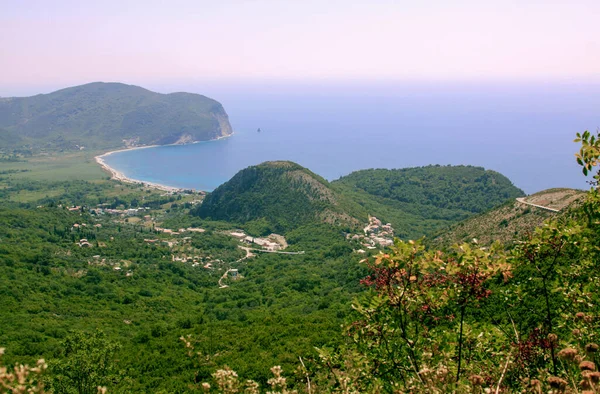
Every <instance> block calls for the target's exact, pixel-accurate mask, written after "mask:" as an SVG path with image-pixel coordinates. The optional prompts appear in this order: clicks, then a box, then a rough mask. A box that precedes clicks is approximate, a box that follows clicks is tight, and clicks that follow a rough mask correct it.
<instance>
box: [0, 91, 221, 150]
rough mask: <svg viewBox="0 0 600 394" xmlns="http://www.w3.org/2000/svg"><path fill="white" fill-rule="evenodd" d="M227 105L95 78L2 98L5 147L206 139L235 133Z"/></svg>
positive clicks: (0, 131)
mask: <svg viewBox="0 0 600 394" xmlns="http://www.w3.org/2000/svg"><path fill="white" fill-rule="evenodd" d="M231 132H232V131H231V126H230V124H229V120H228V117H227V114H226V113H225V110H224V109H223V106H222V105H221V104H220V103H219V102H217V101H215V100H212V99H210V98H208V97H205V96H201V95H198V94H191V93H171V94H160V93H155V92H151V91H149V90H146V89H143V88H141V87H138V86H132V85H125V84H121V83H102V82H96V83H90V84H87V85H81V86H75V87H71V88H66V89H62V90H59V91H56V92H53V93H49V94H39V95H36V96H32V97H22V98H17V97H12V98H0V136H1V138H0V149H2V148H4V149H6V148H12V149H14V148H29V149H34V150H37V149H42V148H44V149H79V148H80V147H82V146H84V147H86V148H92V149H103V148H115V147H122V146H125V145H127V146H132V145H151V144H159V145H162V144H173V143H183V142H192V141H204V140H209V139H214V138H217V137H221V136H226V135H229V134H231Z"/></svg>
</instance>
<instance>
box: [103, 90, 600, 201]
mask: <svg viewBox="0 0 600 394" xmlns="http://www.w3.org/2000/svg"><path fill="white" fill-rule="evenodd" d="M154 89H156V90H159V91H164V92H168V91H177V90H184V91H189V92H194V93H201V94H204V95H207V96H209V97H212V98H214V99H216V100H218V101H220V102H221V103H222V104H223V106H224V107H225V110H226V111H227V113H228V114H229V118H230V121H231V124H232V126H233V129H234V130H235V134H234V135H233V136H231V137H229V138H226V139H222V140H218V141H209V142H202V143H197V144H192V145H184V146H163V147H156V148H148V149H141V150H133V151H127V152H121V153H115V154H113V155H110V156H108V157H107V158H106V162H107V163H108V164H109V165H110V166H111V167H114V168H116V169H117V170H119V171H121V172H123V173H124V174H125V175H127V176H128V177H130V178H134V179H138V180H142V181H148V182H155V183H160V184H164V185H168V186H175V187H181V188H191V189H196V190H205V191H211V190H213V189H215V188H216V187H217V186H219V185H220V184H222V183H224V182H226V181H227V180H228V179H230V178H231V177H232V176H233V175H234V174H235V173H236V172H238V171H239V170H241V169H243V168H245V167H247V166H250V165H255V164H258V163H261V162H264V161H267V160H291V161H294V162H297V163H299V164H301V165H303V166H305V167H307V168H309V169H310V170H312V171H313V172H315V173H317V174H319V175H321V176H323V177H325V178H326V179H328V180H334V179H337V178H339V177H340V176H343V175H346V174H349V173H350V172H352V171H356V170H360V169H366V168H404V167H414V166H424V165H428V164H441V165H446V164H453V165H456V164H468V165H474V166H481V167H485V168H486V169H491V170H495V171H498V172H500V173H502V174H504V175H506V176H507V177H508V178H509V179H511V180H512V181H513V183H514V184H515V185H516V186H518V187H520V188H522V189H523V190H524V191H525V192H526V193H534V192H537V191H540V190H543V189H547V188H552V187H573V188H582V189H586V188H588V187H589V186H588V185H587V184H586V178H584V177H583V175H582V174H581V171H580V169H579V167H578V166H577V164H576V162H575V159H574V153H575V152H576V151H577V150H578V147H577V144H575V143H573V139H574V138H575V133H576V132H582V131H584V130H590V131H593V132H595V131H596V130H597V128H598V127H599V126H600V85H586V84H577V83H542V82H537V83H506V84H498V83H496V84H493V83H465V84H459V83H453V84H450V83H445V84H441V83H440V84H435V83H421V84H419V83H412V84H409V83H395V84H388V83H383V82H377V83H372V84H369V83H362V84H361V83H351V84H326V83H324V84H318V83H312V84H298V83H296V84H294V83H290V84H276V83H271V84H269V83H264V84H259V83H255V84H240V85H235V84H229V85H226V86H221V85H219V84H217V83H213V84H200V83H198V84H189V85H185V84H180V85H177V86H156V87H154ZM259 128H260V130H261V131H260V132H258V131H257V130H258V129H259Z"/></svg>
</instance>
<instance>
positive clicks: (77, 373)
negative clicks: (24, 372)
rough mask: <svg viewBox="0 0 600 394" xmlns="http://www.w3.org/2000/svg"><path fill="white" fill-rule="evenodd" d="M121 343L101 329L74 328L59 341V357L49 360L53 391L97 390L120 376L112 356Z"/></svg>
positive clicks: (92, 392)
mask: <svg viewBox="0 0 600 394" xmlns="http://www.w3.org/2000/svg"><path fill="white" fill-rule="evenodd" d="M119 348H120V346H119V345H118V344H117V343H115V342H112V341H110V340H109V339H107V338H106V335H105V334H104V332H102V331H95V332H94V333H91V334H90V333H84V332H74V333H72V334H71V335H69V336H68V337H67V338H66V339H65V340H64V342H63V343H62V358H61V359H58V360H57V361H55V362H53V363H51V364H50V371H51V374H50V382H49V383H50V384H49V385H50V387H51V388H52V389H53V391H54V392H55V393H64V394H66V393H79V394H96V393H97V392H98V388H99V387H103V386H111V385H112V384H114V383H116V382H118V381H119V380H120V379H121V378H122V377H121V376H120V374H119V372H118V371H117V366H116V363H115V360H114V357H115V353H116V352H117V350H118V349H119Z"/></svg>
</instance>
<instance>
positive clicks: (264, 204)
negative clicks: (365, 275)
mask: <svg viewBox="0 0 600 394" xmlns="http://www.w3.org/2000/svg"><path fill="white" fill-rule="evenodd" d="M192 214H193V215H197V216H200V217H201V218H210V219H212V220H225V221H229V222H235V223H247V222H251V221H259V222H260V223H263V224H264V226H265V232H266V231H278V232H284V231H286V230H290V229H293V228H296V227H298V226H301V225H305V224H312V223H314V222H325V223H332V224H342V225H346V226H356V225H358V224H360V223H362V222H366V220H367V213H366V211H364V210H362V209H361V208H360V207H359V206H357V205H356V204H353V203H352V201H349V200H348V199H346V198H345V197H344V196H342V195H340V194H338V193H337V192H335V191H334V190H332V189H331V187H330V185H329V182H327V181H326V180H325V179H323V178H322V177H320V176H318V175H316V174H314V173H313V172H311V171H309V170H307V169H306V168H304V167H302V166H300V165H298V164H296V163H292V162H289V161H273V162H265V163H262V164H259V165H257V166H251V167H248V168H246V169H244V170H242V171H240V172H238V173H237V174H236V175H235V176H234V177H233V178H231V179H230V180H229V181H228V182H226V183H224V184H223V185H221V186H219V187H218V188H217V189H216V190H214V191H213V192H212V193H210V194H209V195H208V196H207V197H206V198H205V200H204V202H203V203H202V205H200V206H199V207H198V208H196V209H195V210H193V211H192ZM357 217H359V218H360V219H357Z"/></svg>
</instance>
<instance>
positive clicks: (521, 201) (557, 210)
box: [517, 197, 560, 212]
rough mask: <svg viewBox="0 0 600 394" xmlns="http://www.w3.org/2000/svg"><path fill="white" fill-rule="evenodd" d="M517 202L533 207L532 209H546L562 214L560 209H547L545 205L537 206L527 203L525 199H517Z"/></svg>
mask: <svg viewBox="0 0 600 394" xmlns="http://www.w3.org/2000/svg"><path fill="white" fill-rule="evenodd" d="M517 201H518V202H520V203H521V204H526V205H531V206H532V207H536V208H540V209H545V210H547V211H550V212H560V209H554V208H549V207H545V206H543V205H537V204H533V203H530V202H527V201H525V198H524V197H517Z"/></svg>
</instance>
